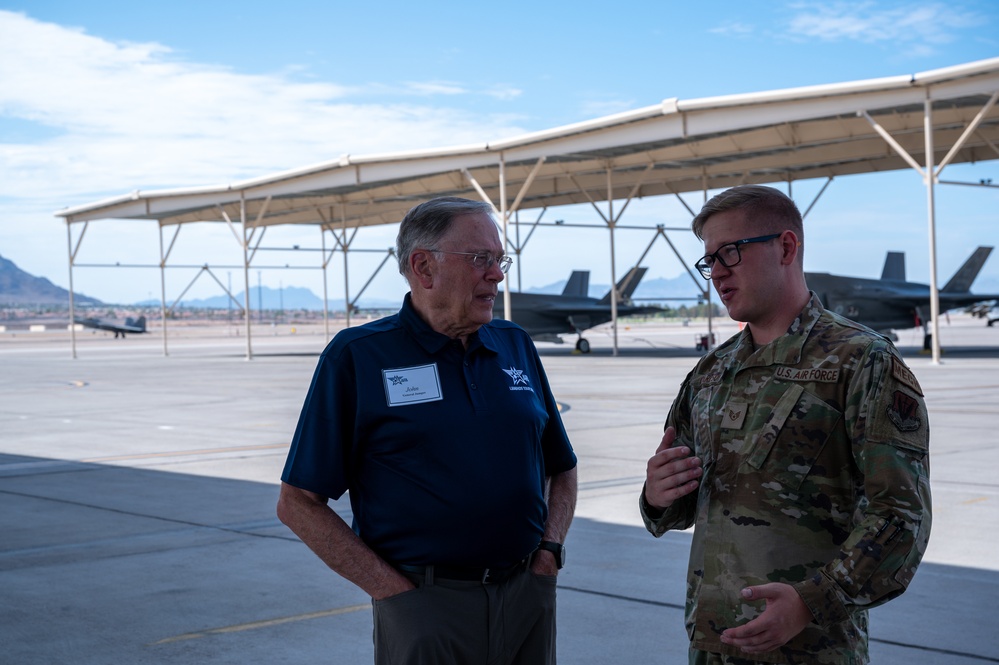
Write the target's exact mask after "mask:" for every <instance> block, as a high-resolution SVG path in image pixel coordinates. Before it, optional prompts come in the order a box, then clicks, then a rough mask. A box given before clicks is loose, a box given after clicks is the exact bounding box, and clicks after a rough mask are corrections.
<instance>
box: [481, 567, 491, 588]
mask: <svg viewBox="0 0 999 665" xmlns="http://www.w3.org/2000/svg"><path fill="white" fill-rule="evenodd" d="M489 573H490V570H489V568H486V569H485V570H484V571H482V583H483V584H489Z"/></svg>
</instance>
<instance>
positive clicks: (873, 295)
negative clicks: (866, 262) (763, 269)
mask: <svg viewBox="0 0 999 665" xmlns="http://www.w3.org/2000/svg"><path fill="white" fill-rule="evenodd" d="M991 252H992V248H991V247H979V248H978V249H976V250H975V251H974V252H973V253H972V254H971V256H970V257H968V260H967V261H965V262H964V265H962V266H961V267H960V268H959V269H958V271H957V272H956V273H954V276H953V277H951V278H950V281H949V282H947V284H946V285H945V286H944V287H943V289H941V290H940V311H941V312H946V311H948V310H951V309H954V308H956V307H965V306H968V305H974V304H976V303H981V302H984V301H987V300H996V299H999V295H996V294H977V293H972V292H971V284H972V283H973V282H974V281H975V278H976V277H978V273H979V272H980V271H981V269H982V266H983V265H984V264H985V260H986V259H987V258H988V257H989V254H990V253H991ZM805 280H806V281H807V282H808V288H810V289H811V290H812V291H815V293H817V294H818V296H819V298H820V299H821V300H822V303H823V304H824V305H825V306H826V308H828V309H831V310H833V311H834V312H836V313H838V314H842V315H843V316H845V317H847V318H848V319H853V320H854V321H856V322H857V323H862V324H863V325H865V326H867V327H868V328H873V329H874V330H877V331H879V332H884V333H891V331H892V330H908V329H909V328H916V327H922V328H923V334H924V335H925V340H924V346H925V345H926V344H928V342H929V330H928V325H929V321H928V319H929V310H930V287H929V286H928V285H926V284H918V283H915V282H907V281H906V280H905V254H904V253H902V252H888V255H887V256H886V257H885V265H884V268H883V270H882V272H881V279H865V278H863V277H846V276H843V275H830V274H829V273H815V272H809V273H805ZM892 334H893V333H892Z"/></svg>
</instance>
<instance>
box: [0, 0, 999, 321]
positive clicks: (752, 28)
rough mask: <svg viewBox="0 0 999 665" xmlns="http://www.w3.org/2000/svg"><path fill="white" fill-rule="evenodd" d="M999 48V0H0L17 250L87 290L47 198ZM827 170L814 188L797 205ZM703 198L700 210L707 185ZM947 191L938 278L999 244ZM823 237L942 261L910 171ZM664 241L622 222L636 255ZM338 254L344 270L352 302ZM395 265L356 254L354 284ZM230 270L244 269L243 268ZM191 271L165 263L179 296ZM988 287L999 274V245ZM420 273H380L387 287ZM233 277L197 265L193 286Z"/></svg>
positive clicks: (916, 272) (655, 271)
mask: <svg viewBox="0 0 999 665" xmlns="http://www.w3.org/2000/svg"><path fill="white" fill-rule="evenodd" d="M996 56H999V5H997V4H996V3H995V2H993V1H991V0H983V1H968V2H962V1H957V2H947V3H944V2H935V1H921V0H909V1H908V2H894V1H892V2H822V1H817V2H799V1H793V2H782V1H780V0H776V1H767V2H763V1H743V2H704V3H693V2H687V3H677V2H666V1H662V0H661V1H659V2H634V3H619V4H615V5H609V4H606V3H600V4H596V3H593V4H590V3H585V2H583V3H581V2H575V3H558V2H552V3H536V2H535V3H527V2H506V3H502V4H495V3H493V4H485V3H444V2H436V3H435V2H425V3H398V2H391V1H389V2H380V3H346V2H304V1H298V0H287V1H286V2H283V3H279V4H275V3H264V2H247V1H244V2H238V3H237V2H221V1H220V2H211V3H205V2H198V3H194V2H183V1H178V2H172V3H124V2H100V1H93V0H92V1H89V2H85V3H83V2H49V1H45V0H32V1H31V2H8V1H5V0H0V176H2V177H0V255H3V256H4V257H6V258H8V259H10V260H12V261H14V262H15V263H17V264H18V265H19V266H20V267H21V268H23V269H24V270H27V271H29V272H31V273H33V274H36V275H41V276H44V277H47V278H49V279H50V280H52V281H53V282H54V283H56V284H59V285H62V286H68V271H67V239H66V229H65V226H64V225H63V224H62V222H61V220H59V219H57V218H55V217H54V216H53V213H54V212H55V211H56V210H59V209H61V208H64V207H67V206H72V205H78V204H82V203H89V202H93V201H97V200H100V199H103V198H107V197H111V196H117V195H121V194H124V193H127V192H130V191H133V190H135V189H142V190H155V189H164V188H172V187H189V186H199V185H218V184H224V183H228V182H232V181H236V180H240V179H243V178H246V177H251V176H258V175H265V174H269V173H273V172H276V171H280V170H283V169H288V168H295V167H300V166H304V165H308V164H313V163H317V162H322V161H327V160H331V159H335V158H337V157H338V156H340V155H341V154H344V153H350V154H354V155H359V154H371V153H382V152H393V151H399V150H414V149H425V148H434V147H440V146H448V145H456V144H464V143H472V142H475V143H481V142H484V141H490V140H497V139H502V138H507V137H510V136H514V135H517V134H520V133H523V132H529V131H536V130H542V129H547V128H551V127H555V126H559V125H564V124H568V123H572V122H577V121H581V120H586V119H591V118H595V117H599V116H602V115H607V114H610V113H616V112H619V111H623V110H628V109H633V108H638V107H643V106H648V105H651V104H656V103H658V102H659V101H661V100H662V99H665V98H669V97H679V98H681V99H692V98H699V97H710V96H716V95H727V94H734V93H743V92H756V91H765V90H774V89H780V88H788V87H795V86H804V85H816V84H824V83H836V82H844V81H853V80H861V79H869V78H879V77H885V76H895V75H900V74H912V73H916V72H922V71H926V70H930V69H936V68H940V67H947V66H951V65H957V64H961V63H965V62H971V61H975V60H981V59H985V58H992V57H996ZM944 177H945V178H947V179H955V180H975V181H977V180H979V179H982V178H991V179H992V180H993V181H994V182H999V160H993V161H990V162H985V163H982V164H978V165H975V166H957V167H950V168H949V169H948V170H947V171H946V172H945V174H944ZM821 185H822V183H820V182H803V183H796V184H795V186H794V190H793V195H794V196H795V198H796V199H798V201H799V204H800V205H801V207H802V209H804V208H806V207H808V205H809V204H810V203H811V200H812V197H814V195H815V194H816V193H817V192H818V190H819V188H820V187H821ZM685 198H686V200H687V202H688V204H690V205H691V207H693V208H695V209H696V208H697V207H698V206H699V204H700V200H701V199H700V197H699V196H696V195H690V196H686V197H685ZM937 211H938V239H937V249H938V252H939V254H938V279H939V280H940V283H941V285H942V284H943V283H944V282H945V281H946V280H947V279H948V278H949V277H950V275H951V274H952V273H953V272H954V271H955V270H956V269H957V267H958V266H959V265H960V264H961V263H962V262H963V260H964V259H965V258H966V257H967V255H969V254H970V253H971V251H972V250H973V249H974V247H975V246H977V245H980V244H984V245H997V244H999V225H997V223H996V222H997V221H999V212H997V211H999V194H997V193H996V191H995V190H979V189H972V188H965V187H940V188H939V189H938V203H937ZM534 214H536V213H532V212H530V211H529V212H527V213H526V215H525V217H526V219H533V215H534ZM549 218H551V219H559V218H561V219H565V220H566V221H580V222H588V223H595V222H597V221H598V220H597V216H596V213H595V212H594V211H593V210H592V209H589V208H588V206H574V207H567V208H563V209H559V210H553V211H549V212H548V213H547V215H546V220H548V219H549ZM622 223H623V224H635V225H649V224H656V223H664V224H666V225H667V226H686V225H687V224H689V213H687V211H686V210H685V209H684V208H683V206H682V205H680V204H679V203H678V202H676V201H675V200H673V199H669V198H666V197H661V198H658V199H647V200H644V201H641V202H637V203H635V204H632V205H631V206H630V207H629V209H628V212H627V213H626V215H625V217H624V218H623V219H622ZM74 231H75V232H76V233H78V231H79V229H78V228H74ZM394 232H395V230H394V228H391V227H389V228H385V229H373V230H364V231H362V232H361V233H360V234H359V235H358V237H357V239H356V240H355V246H356V247H365V248H372V249H384V248H387V247H388V246H390V245H391V244H392V242H393V238H394ZM268 235H269V237H268V241H269V242H268V243H267V244H270V245H279V244H280V245H284V246H290V245H291V244H302V245H303V246H318V240H319V239H318V232H317V231H314V230H311V229H310V230H307V231H306V230H280V231H279V230H273V231H271V232H270V233H269V234H268ZM671 237H672V234H671ZM806 238H807V240H808V251H807V253H806V264H805V267H806V269H807V270H811V271H827V272H834V273H840V274H855V275H860V276H868V277H877V276H878V275H879V274H880V270H881V264H882V262H883V260H884V253H885V252H886V251H887V250H899V251H905V252H906V254H907V263H908V273H909V278H910V279H912V280H916V281H922V282H928V281H929V269H928V254H929V247H928V238H927V223H926V200H925V194H924V193H923V189H922V187H921V184H920V179H919V176H918V175H917V174H916V173H915V172H913V171H904V172H898V173H890V174H877V175H867V176H851V177H845V178H840V179H837V180H836V181H835V182H834V183H833V184H832V185H831V186H830V187H829V189H828V190H827V191H826V193H825V194H824V195H823V197H822V199H821V200H820V201H819V203H818V204H817V205H816V206H815V209H814V210H813V211H812V213H811V214H810V216H809V218H808V219H807V220H806ZM650 239H651V235H650V234H649V233H647V232H639V231H635V232H624V231H622V232H620V233H619V235H618V239H617V261H618V266H619V270H621V266H627V265H630V263H632V262H634V261H635V260H637V258H638V256H639V255H640V254H641V253H642V251H643V250H644V249H645V247H646V245H647V244H648V243H649V241H650ZM158 243H159V239H158V233H157V232H156V229H155V226H154V225H153V224H151V223H127V222H110V221H109V222H98V223H95V224H93V225H91V227H90V229H89V230H88V231H87V235H86V237H85V238H84V240H83V242H82V243H81V249H80V253H79V255H78V257H77V260H78V262H81V263H108V262H110V263H115V262H120V263H155V262H156V261H157V260H158V252H159V245H158ZM676 243H677V245H678V247H679V249H680V251H681V253H682V254H683V255H684V258H686V259H687V260H688V261H693V260H694V259H696V258H697V256H698V255H699V245H698V243H697V242H696V241H695V240H694V239H693V237H692V236H690V235H689V234H676ZM606 244H607V237H606V233H604V232H598V231H589V230H582V231H577V232H574V231H567V230H565V229H558V230H544V231H539V232H538V233H536V234H535V237H534V238H532V240H531V242H530V244H529V245H528V246H527V249H526V251H525V254H524V256H523V260H522V261H521V264H522V265H521V268H522V273H521V274H522V279H523V282H522V284H523V287H524V288H528V287H530V286H540V285H543V284H548V283H551V282H554V281H557V280H559V279H564V278H565V277H566V276H568V273H569V271H570V270H572V269H574V268H578V269H591V270H592V271H593V277H592V281H594V282H602V283H606V282H607V281H609V271H608V268H607V264H608V250H607V247H606ZM567 250H568V251H567ZM239 257H240V254H239V251H238V248H237V246H236V245H235V242H234V240H233V238H232V235H231V233H230V231H229V230H228V229H227V228H226V227H224V225H199V226H198V227H196V228H195V227H192V228H190V229H185V230H184V231H183V232H182V234H181V235H180V237H179V238H178V241H177V244H176V246H175V250H174V253H173V254H172V255H171V262H172V263H185V264H192V265H201V264H203V263H206V262H208V263H212V264H227V265H231V264H235V263H238V261H239ZM288 260H289V259H286V258H285V257H284V256H279V255H274V258H271V256H270V255H269V256H267V257H265V258H264V259H262V261H263V262H264V265H269V264H275V263H281V264H283V263H285V262H287V261H288ZM340 260H341V259H340V258H339V257H338V258H337V259H336V260H335V261H334V264H333V269H332V270H331V272H330V289H331V293H332V294H333V295H335V296H339V295H340V294H341V293H342V286H341V282H340V279H341V275H342V272H343V269H342V263H339V262H340ZM380 260H381V259H380V257H379V256H377V255H374V254H371V255H357V257H356V258H353V257H352V258H351V282H352V283H353V284H354V285H355V288H356V285H360V284H363V283H364V282H365V281H366V280H367V278H368V276H369V275H370V273H371V271H372V270H373V269H374V266H376V265H377V263H378V262H379V261H380ZM645 263H646V265H649V266H650V273H649V276H650V277H660V276H662V277H673V276H675V275H677V274H680V272H681V270H682V268H681V266H680V265H679V263H678V261H677V260H676V258H675V257H673V256H672V253H671V252H670V251H669V250H668V248H667V247H666V245H665V244H664V243H662V242H661V241H660V242H659V243H658V244H657V247H656V248H655V249H654V250H653V251H652V253H651V254H650V256H649V259H648V260H647V261H646V262H645ZM218 272H219V274H220V276H221V277H222V279H223V280H224V279H225V273H226V272H227V270H226V269H220V270H219V271H218ZM231 272H233V275H232V278H233V281H234V284H235V283H238V282H239V280H240V279H241V277H240V275H239V274H238V272H237V271H231ZM511 272H512V273H513V271H511ZM196 273H197V271H195V270H192V271H190V272H185V271H183V270H175V271H171V272H170V273H169V275H168V280H169V281H168V286H167V290H168V293H167V298H168V300H169V301H172V299H173V298H174V297H176V296H177V295H179V293H180V292H181V291H182V290H183V289H184V288H185V287H187V285H188V284H189V283H190V282H191V280H192V279H193V277H194V275H195V274H196ZM258 280H260V281H262V283H263V284H265V285H268V286H272V287H274V288H277V287H278V286H279V285H282V286H305V287H307V288H310V289H311V290H313V291H314V292H315V293H322V285H321V278H320V274H319V273H318V271H314V270H308V271H307V270H290V271H288V270H285V271H280V270H270V269H264V270H261V271H260V273H259V275H257V274H254V275H253V276H252V279H251V282H252V284H253V285H256V283H257V282H258ZM74 283H75V287H76V290H77V291H80V292H82V293H85V294H87V295H90V296H93V297H97V298H100V299H102V300H104V301H107V302H122V303H127V302H134V301H137V300H141V299H145V298H148V297H150V296H154V297H158V295H159V277H158V272H156V271H153V270H142V269H123V270H111V269H99V268H81V269H79V270H77V271H75V272H74ZM515 285H516V282H515ZM237 290H238V288H237ZM975 290H976V291H979V292H982V291H989V292H999V255H997V256H993V257H992V258H991V259H990V260H989V262H988V263H987V264H986V267H985V269H984V270H983V273H982V275H981V276H980V277H979V280H978V281H977V282H976V284H975ZM404 291H405V286H404V283H403V282H402V280H401V278H400V277H399V276H398V274H396V273H395V272H394V271H392V270H388V269H386V270H383V271H382V273H380V275H379V276H378V277H377V278H376V279H375V280H374V281H373V283H372V285H371V286H370V287H369V290H368V292H367V293H368V295H372V296H379V297H386V298H391V297H401V294H402V293H404ZM218 293H219V287H218V286H217V285H216V284H215V283H214V282H212V281H211V280H210V279H199V280H197V281H196V282H195V284H194V286H192V287H191V289H190V291H189V292H188V294H187V296H188V297H207V296H210V295H216V294H218Z"/></svg>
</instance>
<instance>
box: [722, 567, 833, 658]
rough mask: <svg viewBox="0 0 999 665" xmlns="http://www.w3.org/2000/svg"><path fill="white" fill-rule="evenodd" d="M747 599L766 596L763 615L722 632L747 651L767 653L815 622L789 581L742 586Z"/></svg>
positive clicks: (731, 641)
mask: <svg viewBox="0 0 999 665" xmlns="http://www.w3.org/2000/svg"><path fill="white" fill-rule="evenodd" d="M742 597H743V598H745V599H746V600H759V599H764V600H766V601H767V606H766V609H764V610H763V613H762V614H760V616H758V617H756V618H755V619H753V620H752V621H750V622H749V623H746V624H743V625H741V626H739V627H737V628H729V629H728V630H726V631H724V632H723V633H722V634H721V641H722V642H723V643H725V644H730V645H732V646H734V647H738V648H740V649H742V650H743V651H745V652H746V653H764V652H766V651H773V650H774V649H777V648H779V647H782V646H784V645H785V644H787V642H788V641H789V640H790V639H791V638H792V637H794V636H795V635H797V634H798V633H800V632H801V631H802V630H804V628H805V626H807V625H808V624H809V623H811V622H812V619H813V617H812V613H811V611H810V610H809V609H808V606H807V605H805V601H803V600H802V599H801V596H799V595H798V592H797V591H795V590H794V587H792V586H791V585H790V584H780V583H773V584H761V585H760V586H751V587H746V588H745V589H743V590H742Z"/></svg>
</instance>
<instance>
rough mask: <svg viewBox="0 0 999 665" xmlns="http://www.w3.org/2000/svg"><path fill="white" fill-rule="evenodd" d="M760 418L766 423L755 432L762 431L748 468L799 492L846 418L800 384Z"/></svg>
mask: <svg viewBox="0 0 999 665" xmlns="http://www.w3.org/2000/svg"><path fill="white" fill-rule="evenodd" d="M761 411H762V410H761ZM760 417H762V418H763V419H764V420H763V423H762V425H760V426H759V427H757V428H755V429H757V430H758V431H757V434H756V436H755V439H754V441H753V443H752V447H751V448H750V449H749V452H748V454H747V456H746V460H745V464H747V465H749V466H750V467H752V468H754V469H756V470H757V471H764V472H765V474H766V475H767V476H768V477H769V478H772V479H774V480H776V481H777V482H778V483H780V485H781V487H782V488H783V489H794V490H796V489H798V488H799V487H800V486H801V483H802V481H804V479H805V477H807V476H808V473H809V472H810V471H811V469H812V466H813V465H814V464H815V460H816V459H817V458H818V456H819V454H820V453H821V452H822V448H823V447H824V446H825V444H826V441H827V440H828V438H829V435H830V433H831V432H832V431H833V430H834V429H835V427H836V425H837V424H838V423H839V421H840V419H841V418H842V417H843V416H842V414H841V413H840V412H839V411H838V410H837V409H835V408H833V407H831V406H829V405H828V404H826V403H825V402H824V401H822V400H821V399H819V398H818V397H816V396H815V395H813V394H812V393H810V392H808V391H806V390H805V389H804V388H803V387H802V386H801V385H800V384H793V385H791V386H790V387H789V388H788V389H787V390H786V391H785V392H784V394H783V395H781V396H780V398H779V399H778V400H777V402H776V403H775V404H774V406H773V408H772V409H771V410H770V411H769V413H765V414H764V413H761V414H760Z"/></svg>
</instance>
